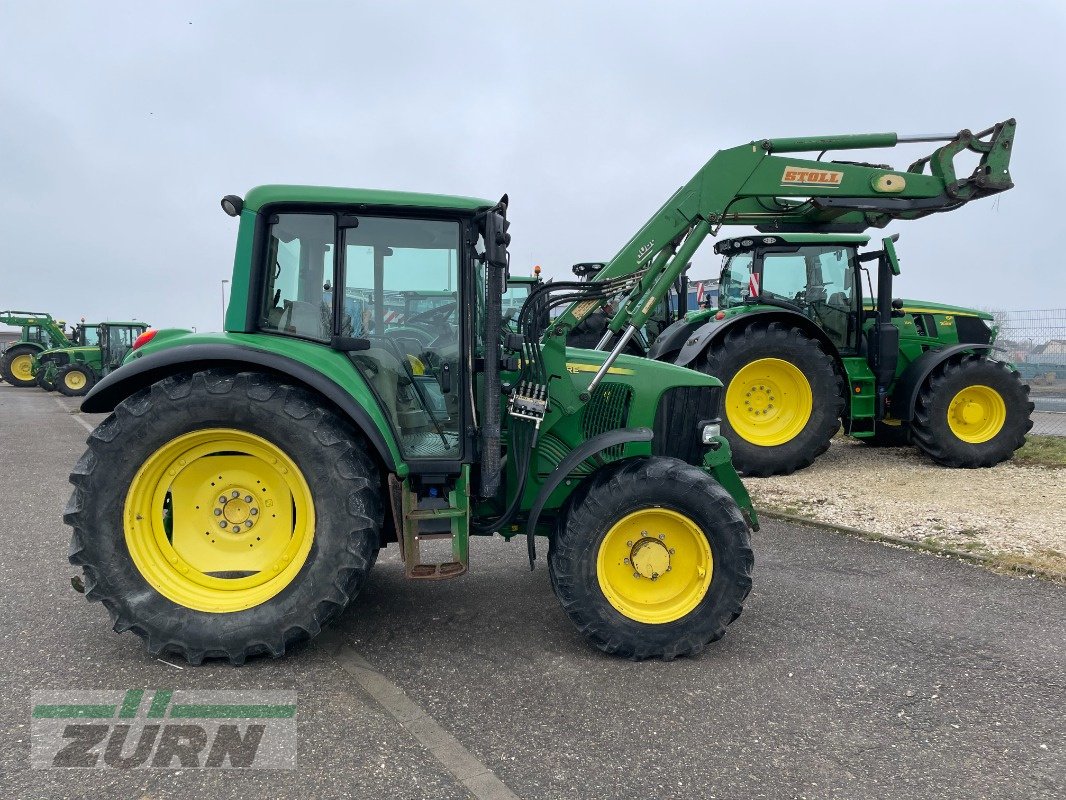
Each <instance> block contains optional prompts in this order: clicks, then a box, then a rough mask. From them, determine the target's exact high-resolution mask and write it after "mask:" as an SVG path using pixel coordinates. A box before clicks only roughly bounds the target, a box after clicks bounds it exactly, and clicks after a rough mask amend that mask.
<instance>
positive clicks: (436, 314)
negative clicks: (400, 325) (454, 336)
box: [404, 303, 458, 327]
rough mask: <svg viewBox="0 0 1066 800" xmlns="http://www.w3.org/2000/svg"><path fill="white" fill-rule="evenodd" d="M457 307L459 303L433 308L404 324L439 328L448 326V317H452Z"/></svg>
mask: <svg viewBox="0 0 1066 800" xmlns="http://www.w3.org/2000/svg"><path fill="white" fill-rule="evenodd" d="M457 306H458V304H457V303H445V304H444V305H442V306H437V307H436V308H431V309H429V311H422V312H420V313H418V314H415V315H414V316H411V317H408V318H407V319H406V320H404V322H408V323H410V322H414V323H419V324H422V325H431V326H433V327H439V326H441V325H444V324H447V322H448V317H450V316H451V315H452V312H453V311H455V309H456V308H457Z"/></svg>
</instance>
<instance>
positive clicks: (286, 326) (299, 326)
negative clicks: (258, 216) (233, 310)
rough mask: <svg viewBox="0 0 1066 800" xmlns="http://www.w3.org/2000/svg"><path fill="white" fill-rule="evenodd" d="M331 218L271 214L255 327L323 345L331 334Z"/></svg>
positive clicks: (328, 215)
mask: <svg viewBox="0 0 1066 800" xmlns="http://www.w3.org/2000/svg"><path fill="white" fill-rule="evenodd" d="M333 243H334V218H333V216H332V215H331V214H275V215H274V217H273V219H272V220H271V225H270V234H269V241H268V244H267V265H266V266H267V275H266V291H265V292H264V293H263V298H262V306H261V313H260V319H259V327H260V328H262V329H263V330H267V331H276V332H277V333H284V334H289V335H291V336H299V337H303V338H308V339H317V340H319V341H328V340H329V338H330V336H331V335H332V331H333V293H332V283H333V255H334V254H333V250H334V247H333Z"/></svg>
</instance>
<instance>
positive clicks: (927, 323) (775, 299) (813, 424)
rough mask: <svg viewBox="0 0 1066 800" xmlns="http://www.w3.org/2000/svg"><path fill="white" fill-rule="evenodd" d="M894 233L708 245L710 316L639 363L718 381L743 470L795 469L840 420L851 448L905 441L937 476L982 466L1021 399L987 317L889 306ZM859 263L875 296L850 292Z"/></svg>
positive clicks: (688, 319) (1012, 442)
mask: <svg viewBox="0 0 1066 800" xmlns="http://www.w3.org/2000/svg"><path fill="white" fill-rule="evenodd" d="M896 236H898V234H897V235H896ZM896 236H894V237H890V238H888V239H884V240H883V241H882V249H881V250H877V251H872V252H860V248H861V247H862V246H864V245H866V244H867V243H868V242H869V237H868V236H864V235H859V234H831V233H825V234H802V233H801V234H795V233H778V234H774V235H760V236H748V237H738V238H733V239H725V240H721V241H719V242H718V243H717V244H716V245H715V252H717V253H720V254H722V255H723V256H724V261H723V265H722V272H721V278H720V283H719V287H720V295H719V307H718V308H717V309H711V310H704V311H698V312H694V313H690V314H688V315H686V316H685V318H684V319H682V320H679V321H678V322H677V323H675V324H674V326H672V327H671V328H669V329H667V331H665V332H664V334H663V335H662V336H660V337H659V338H658V339H657V340H656V342H655V343H654V344H653V345H652V347H651V349H650V350H649V352H648V356H649V357H650V358H657V359H666V360H669V361H672V362H673V363H676V364H682V365H691V366H695V367H697V368H699V369H701V370H705V371H707V372H709V373H710V374H713V375H716V376H718V377H719V378H720V379H721V380H722V382H723V383H724V384H725V385H726V393H725V401H724V412H725V413H724V415H723V419H722V429H723V433H724V435H725V436H726V437H727V438H728V439H729V440H730V443H731V444H732V446H733V459H734V464H735V465H736V466H737V468H738V469H740V470H741V471H743V472H744V473H745V474H749V475H773V474H788V473H790V472H793V471H794V470H796V469H800V468H802V467H806V466H808V465H809V464H811V463H812V462H813V461H814V459H815V458H816V457H817V456H818V455H820V454H821V453H824V452H825V451H826V450H827V449H828V447H829V441H830V439H831V438H832V437H833V435H834V434H835V433H836V432H837V430H838V429H839V428H840V426H841V421H842V420H843V424H844V431H845V433H847V434H848V435H850V436H853V437H855V438H856V439H857V440H858V441H860V442H865V443H867V444H870V445H875V446H904V445H907V444H909V443H913V444H914V445H916V446H918V447H919V448H920V449H921V450H923V451H924V452H925V453H926V454H928V455H929V456H930V457H931V458H932V459H933V460H934V461H936V462H937V463H939V464H942V465H944V466H948V467H988V466H992V465H994V464H998V463H1000V462H1002V461H1005V460H1007V459H1009V458H1010V457H1011V456H1012V455H1013V453H1014V451H1015V450H1017V449H1018V448H1019V447H1021V446H1022V445H1023V444H1024V443H1025V434H1026V433H1027V432H1028V431H1029V429H1030V428H1031V427H1032V424H1033V423H1032V420H1031V419H1030V414H1031V412H1032V410H1033V404H1032V403H1031V402H1030V400H1029V389H1028V386H1026V385H1025V384H1024V383H1023V382H1022V380H1021V376H1020V375H1019V373H1018V372H1017V371H1016V370H1015V369H1014V368H1013V367H1012V366H1011V365H1010V364H1008V363H1006V362H1003V361H1000V360H998V359H996V358H995V357H994V355H993V352H992V350H993V345H994V342H995V335H996V328H995V325H994V324H993V318H992V315H991V314H988V313H985V312H981V311H976V310H973V309H966V308H959V307H956V306H947V305H942V304H938V303H929V302H923V301H918V300H905V299H898V298H895V299H894V298H893V297H892V278H893V277H894V276H895V275H898V274H899V262H898V260H897V257H896V252H895V246H894V242H895V239H896ZM870 261H877V262H878V264H879V267H878V281H877V295H876V298H874V297H873V296H872V295H873V291H872V290H871V291H870V295H871V296H868V297H865V298H864V297H863V291H862V289H863V286H864V285H866V286H870V285H871V283H872V281H871V280H870V277H869V273H868V272H867V270H866V268H865V266H864V265H865V264H866V263H868V262H870ZM864 278H865V282H864ZM880 320H884V321H885V322H887V324H888V326H891V329H889V327H885V326H883V325H882V323H881V322H880Z"/></svg>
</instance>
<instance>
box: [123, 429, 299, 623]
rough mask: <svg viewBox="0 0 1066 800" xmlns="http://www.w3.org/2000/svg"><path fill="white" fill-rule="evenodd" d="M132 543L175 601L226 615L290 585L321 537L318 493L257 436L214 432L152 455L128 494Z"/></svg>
mask: <svg viewBox="0 0 1066 800" xmlns="http://www.w3.org/2000/svg"><path fill="white" fill-rule="evenodd" d="M123 522H124V528H125V537H126V546H127V547H128V548H129V553H130V557H131V558H132V559H133V563H134V565H135V566H136V568H137V570H138V571H139V572H140V573H141V575H142V576H143V577H144V579H145V580H146V581H148V583H149V584H151V585H152V586H153V587H154V588H155V589H156V591H158V592H159V593H160V594H161V595H163V596H164V597H166V598H167V599H169V600H172V601H173V602H175V603H177V604H178V605H181V606H184V607H186V608H192V609H195V610H197V611H207V612H214V613H227V612H234V611H243V610H244V609H247V608H252V607H253V606H257V605H259V604H260V603H263V602H265V601H267V600H269V599H270V598H272V597H274V596H275V595H276V594H278V593H279V592H281V591H282V590H283V589H284V588H285V587H286V586H288V585H289V584H290V583H291V582H292V581H293V579H294V578H295V577H296V575H297V574H298V573H299V572H300V570H301V569H302V568H303V565H304V563H305V562H306V561H307V556H308V553H310V551H311V544H312V542H313V540H314V528H315V508H314V501H313V499H312V497H311V490H310V488H309V487H308V485H307V481H306V480H305V479H304V477H303V474H302V473H301V472H300V470H299V468H298V467H297V466H296V464H295V462H293V461H292V459H291V458H289V457H288V456H287V455H286V454H285V452H284V451H282V450H281V448H279V447H277V446H276V445H274V444H272V443H271V442H268V441H267V440H266V439H263V438H261V437H259V436H256V435H254V434H251V433H247V432H245V431H240V430H235V429H232V428H211V429H207V430H202V431H195V432H193V433H187V434H184V435H182V436H179V437H177V438H176V439H172V440H171V441H169V442H167V443H166V444H164V445H163V446H162V447H160V448H159V449H158V450H156V451H155V452H154V453H152V455H150V456H149V457H148V458H147V460H145V462H144V464H142V465H141V468H140V469H139V470H138V471H137V474H136V475H135V476H134V478H133V481H132V482H131V483H130V488H129V491H128V492H127V494H126V503H125V508H124V512H123Z"/></svg>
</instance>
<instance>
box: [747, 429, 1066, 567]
mask: <svg viewBox="0 0 1066 800" xmlns="http://www.w3.org/2000/svg"><path fill="white" fill-rule="evenodd" d="M744 484H745V485H746V486H747V487H748V491H749V492H750V493H751V496H752V501H753V502H754V503H755V508H756V510H759V509H760V508H766V509H773V510H777V511H783V512H785V513H789V514H794V515H796V516H801V517H807V518H811V519H815V520H819V521H821V522H827V523H831V524H834V525H843V526H847V527H849V528H858V529H859V530H863V531H869V532H872V533H879V534H886V535H889V536H896V537H899V538H901V539H908V540H913V541H918V542H925V543H928V544H936V545H940V546H946V547H950V548H954V549H958V550H965V551H968V552H972V553H974V554H983V555H997V556H999V555H1016V556H1021V557H1023V558H1024V559H1026V560H1028V559H1035V560H1036V561H1037V562H1038V563H1039V564H1040V565H1041V566H1042V567H1043V568H1045V569H1047V570H1049V571H1052V572H1063V573H1066V469H1046V468H1042V467H1022V466H1015V465H1013V464H1012V463H1010V462H1007V463H1005V464H1000V465H998V466H996V467H992V468H990V469H946V468H944V467H939V466H937V465H936V464H934V463H933V462H932V461H931V460H930V459H929V458H928V457H926V456H925V455H924V454H922V453H920V452H919V451H918V450H915V449H913V448H874V447H867V446H866V445H862V444H860V443H858V442H856V441H854V440H851V439H843V438H836V439H834V440H833V443H832V445H831V446H830V448H829V450H828V452H826V453H825V454H823V455H822V456H821V457H820V458H818V460H817V461H815V463H814V465H813V466H811V467H808V468H807V469H805V470H802V471H801V472H796V473H793V474H792V475H783V476H776V477H773V478H745V479H744Z"/></svg>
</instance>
